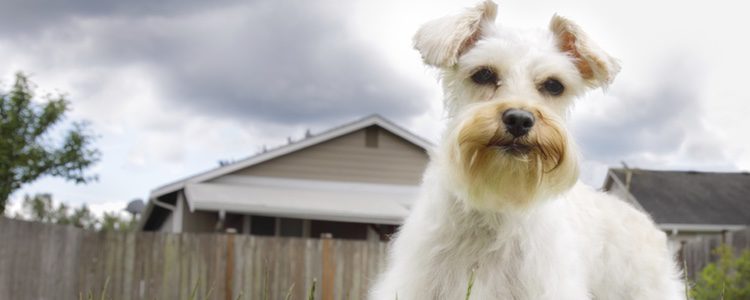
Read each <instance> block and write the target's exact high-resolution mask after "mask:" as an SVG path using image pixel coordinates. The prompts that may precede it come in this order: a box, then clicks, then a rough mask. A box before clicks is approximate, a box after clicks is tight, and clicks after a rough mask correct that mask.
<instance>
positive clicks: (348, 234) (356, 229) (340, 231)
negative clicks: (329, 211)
mask: <svg viewBox="0 0 750 300" xmlns="http://www.w3.org/2000/svg"><path fill="white" fill-rule="evenodd" d="M367 226H368V225H367V224H363V223H349V222H332V221H311V222H310V237H316V238H319V237H320V235H321V234H323V233H330V234H331V235H333V238H335V239H355V240H364V239H367Z"/></svg>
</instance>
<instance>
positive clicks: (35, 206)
mask: <svg viewBox="0 0 750 300" xmlns="http://www.w3.org/2000/svg"><path fill="white" fill-rule="evenodd" d="M16 218H17V219H26V220H29V221H36V222H43V223H51V224H60V225H72V226H75V227H78V228H83V229H89V230H100V231H128V230H131V229H134V228H135V227H136V224H138V218H136V217H135V216H133V217H127V216H123V215H122V214H119V213H117V212H105V213H104V214H103V215H102V218H101V219H98V218H97V217H96V216H95V215H94V214H93V213H92V212H91V210H89V208H88V206H86V204H82V205H81V206H80V207H79V208H76V209H73V211H72V212H71V210H70V207H69V206H68V205H66V204H65V203H59V204H58V205H57V207H55V205H54V203H53V201H52V195H50V194H36V195H34V196H29V195H25V196H24V199H23V204H22V214H16Z"/></svg>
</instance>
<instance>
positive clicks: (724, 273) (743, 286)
mask: <svg viewBox="0 0 750 300" xmlns="http://www.w3.org/2000/svg"><path fill="white" fill-rule="evenodd" d="M714 254H716V255H718V256H719V260H718V261H717V262H714V263H710V264H708V265H707V266H706V267H705V268H703V270H701V273H700V277H699V278H698V280H697V281H696V284H695V287H694V288H693V290H692V291H691V293H690V296H691V298H692V299H695V300H704V299H705V300H708V299H711V300H713V299H750V249H745V250H743V251H742V254H741V255H740V256H739V257H737V256H735V253H734V250H733V249H732V247H730V246H728V245H721V246H719V247H718V248H716V249H714Z"/></svg>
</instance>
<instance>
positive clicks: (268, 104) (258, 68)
mask: <svg viewBox="0 0 750 300" xmlns="http://www.w3.org/2000/svg"><path fill="white" fill-rule="evenodd" d="M158 3H159V4H153V3H152V2H151V1H138V2H132V1H129V2H122V1H106V2H96V3H95V4H92V3H88V2H86V3H81V2H80V1H73V0H70V1H47V2H44V3H40V2H38V1H37V2H20V1H19V2H13V3H11V4H10V6H11V8H12V9H3V11H6V13H0V19H3V18H5V19H4V20H3V21H2V22H3V23H0V27H4V26H2V25H3V24H5V25H8V24H15V23H16V22H19V23H23V22H27V24H26V25H27V26H26V25H20V26H19V25H18V24H16V25H14V27H13V28H21V29H17V30H16V31H15V32H12V33H10V32H8V31H5V32H4V31H0V33H2V32H4V34H2V35H0V40H2V39H4V40H5V41H6V42H15V43H16V44H28V45H36V46H35V47H34V49H31V52H32V53H34V54H33V55H35V56H36V57H35V59H37V61H43V62H41V63H38V65H43V66H47V67H54V66H59V67H61V68H62V67H64V68H79V69H80V68H91V67H92V66H96V67H97V68H112V69H117V68H124V67H134V66H135V67H138V68H142V69H145V70H148V72H147V74H148V76H149V77H152V78H153V80H154V81H155V82H156V83H157V86H158V89H159V90H158V93H159V95H160V96H161V97H163V100H164V101H165V103H169V105H173V106H179V107H181V108H183V109H185V108H186V109H191V110H193V111H195V112H197V113H200V114H204V115H205V114H210V115H214V116H218V117H230V118H238V119H257V120H263V121H267V122H268V121H273V122H279V123H285V124H305V123H320V122H327V121H334V120H335V121H336V122H340V121H341V120H346V119H352V118H356V117H358V116H363V115H366V114H371V113H382V114H385V115H388V116H389V117H393V118H396V119H407V118H409V117H411V116H414V115H416V114H419V113H421V112H423V111H424V109H425V108H424V107H425V106H426V103H425V100H424V99H423V98H424V95H423V91H420V90H417V89H416V88H415V86H416V85H415V84H413V83H411V82H409V81H408V80H407V79H405V78H406V76H400V75H399V74H396V73H395V71H394V69H393V68H390V67H389V66H388V65H387V64H385V63H384V62H385V60H384V59H383V58H381V57H380V56H379V55H378V54H377V53H375V52H373V51H370V49H368V47H367V45H365V44H363V42H361V39H359V38H358V37H357V36H356V34H354V33H351V32H348V31H347V24H346V22H347V20H346V19H345V16H346V9H347V5H346V4H340V3H334V2H329V1H322V2H314V3H311V2H307V1H285V2H275V1H270V0H264V1H255V2H249V3H245V2H231V3H230V2H227V1H225V2H224V3H222V5H218V4H217V3H216V2H211V7H207V6H203V4H201V3H204V2H203V1H194V2H190V1H167V2H158ZM6 8H7V7H6ZM9 11H12V13H8V12H9ZM24 11H26V12H28V13H30V15H31V16H32V17H29V19H28V20H16V19H19V17H17V15H24V13H23V12H24ZM23 28H25V29H23ZM22 29H23V30H22ZM39 45H46V47H44V46H39ZM404 47H408V45H404ZM50 52H52V53H55V54H56V55H52V56H50V55H45V53H50ZM39 72H44V70H41V71H39ZM106 80H108V79H107V78H106V77H105V78H93V80H92V81H90V82H83V83H81V82H79V83H78V84H79V85H80V86H81V87H83V88H84V89H95V88H96V86H97V85H100V84H99V83H97V81H106ZM84 93H85V92H84Z"/></svg>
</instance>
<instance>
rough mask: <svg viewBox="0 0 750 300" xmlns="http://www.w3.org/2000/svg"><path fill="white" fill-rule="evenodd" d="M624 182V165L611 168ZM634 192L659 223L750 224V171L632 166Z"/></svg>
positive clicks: (631, 188)
mask: <svg viewBox="0 0 750 300" xmlns="http://www.w3.org/2000/svg"><path fill="white" fill-rule="evenodd" d="M610 171H611V172H612V173H613V174H614V175H615V176H617V177H618V178H619V179H620V181H621V182H622V183H625V182H626V171H625V170H624V169H612V170H610ZM629 171H630V172H632V177H631V179H630V189H629V191H630V194H631V195H633V197H635V199H636V200H637V201H638V202H639V203H640V204H641V205H642V206H643V208H644V209H645V210H646V211H648V212H649V213H650V214H651V216H652V217H653V218H654V221H656V223H659V224H666V223H671V224H727V225H729V224H736V225H747V224H750V174H748V173H712V172H693V171H688V172H684V171H652V170H640V169H630V170H629Z"/></svg>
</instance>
